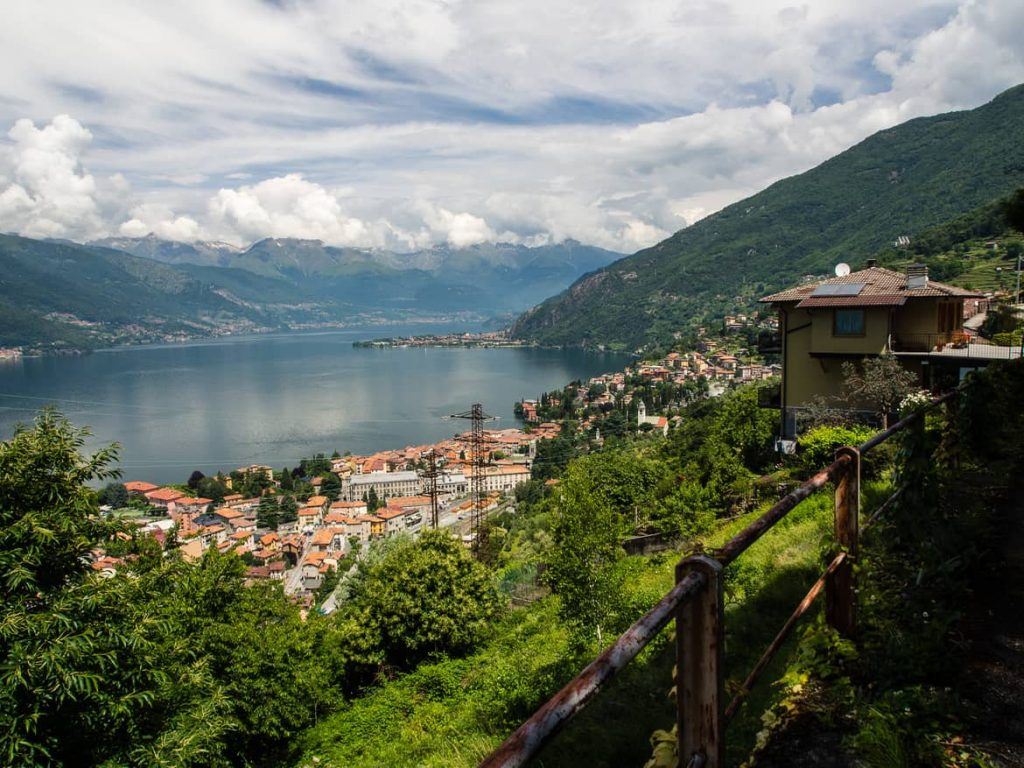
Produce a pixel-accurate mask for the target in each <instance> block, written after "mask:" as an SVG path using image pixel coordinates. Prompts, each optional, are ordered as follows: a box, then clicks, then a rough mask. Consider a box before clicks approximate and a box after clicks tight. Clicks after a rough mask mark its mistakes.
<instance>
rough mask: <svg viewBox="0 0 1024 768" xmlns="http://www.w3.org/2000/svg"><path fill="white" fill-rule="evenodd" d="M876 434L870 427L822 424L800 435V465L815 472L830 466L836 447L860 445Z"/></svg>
mask: <svg viewBox="0 0 1024 768" xmlns="http://www.w3.org/2000/svg"><path fill="white" fill-rule="evenodd" d="M873 434H874V430H873V429H871V428H870V427H861V426H820V427H815V428H814V429H811V430H808V431H807V432H805V433H804V434H803V435H801V436H800V439H799V441H798V446H799V449H800V452H799V456H800V466H801V468H802V469H804V470H805V471H807V472H814V471H817V470H819V469H821V468H822V467H825V466H828V465H829V464H831V463H832V460H833V459H834V458H835V453H836V449H837V448H839V447H840V446H843V445H860V444H861V443H863V442H864V441H865V440H867V439H868V438H869V437H871V435H873Z"/></svg>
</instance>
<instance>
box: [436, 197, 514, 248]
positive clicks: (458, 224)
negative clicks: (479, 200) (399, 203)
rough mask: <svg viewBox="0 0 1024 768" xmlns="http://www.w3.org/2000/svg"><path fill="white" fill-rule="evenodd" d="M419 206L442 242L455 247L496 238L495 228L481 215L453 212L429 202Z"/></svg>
mask: <svg viewBox="0 0 1024 768" xmlns="http://www.w3.org/2000/svg"><path fill="white" fill-rule="evenodd" d="M417 208H418V210H419V211H420V213H421V214H422V215H423V222H424V223H425V224H426V225H427V226H428V227H429V228H430V231H431V232H432V233H433V234H434V235H436V236H438V239H440V240H441V241H442V242H445V243H448V245H451V246H453V247H455V248H464V247H466V246H469V245H476V244H478V243H485V242H487V241H489V240H494V239H495V238H496V235H495V233H494V230H493V229H491V228H490V226H488V224H487V222H486V221H485V220H484V219H482V218H481V217H479V216H474V215H473V214H471V213H465V212H463V213H453V212H452V211H449V210H447V209H445V208H438V207H435V206H433V205H431V204H430V203H428V202H421V203H419V205H418V206H417Z"/></svg>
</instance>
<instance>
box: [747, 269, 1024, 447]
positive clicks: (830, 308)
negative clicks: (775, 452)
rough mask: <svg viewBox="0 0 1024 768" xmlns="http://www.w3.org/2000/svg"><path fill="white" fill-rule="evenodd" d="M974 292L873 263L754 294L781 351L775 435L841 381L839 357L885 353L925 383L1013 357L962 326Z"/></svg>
mask: <svg viewBox="0 0 1024 768" xmlns="http://www.w3.org/2000/svg"><path fill="white" fill-rule="evenodd" d="M981 298H983V295H982V294H979V293H977V292H975V291H970V290H967V289H964V288H959V287H957V286H953V285H947V284H945V283H940V282H937V281H935V280H930V279H929V278H928V270H927V268H926V267H923V266H919V265H912V266H911V267H908V269H907V272H906V273H903V272H895V271H893V270H890V269H885V268H883V267H878V266H875V263H874V260H869V261H868V265H867V267H866V268H865V269H862V270H860V271H858V272H852V273H850V274H847V275H844V276H840V277H833V278H830V279H828V280H822V281H817V282H808V283H805V284H803V285H799V286H797V287H794V288H789V289H787V290H784V291H780V292H779V293H774V294H772V295H770V296H765V297H764V298H763V299H761V301H762V302H763V303H768V304H771V305H772V306H773V307H775V308H776V309H777V310H778V312H779V343H780V347H779V350H780V352H781V355H782V384H781V388H780V397H779V405H780V407H781V409H782V436H783V437H784V438H792V437H794V436H795V434H796V431H797V414H798V413H799V411H800V409H801V408H803V407H805V406H806V405H807V404H808V403H809V402H811V401H812V400H814V399H815V398H818V397H825V398H830V397H834V396H836V395H839V394H840V393H841V392H842V389H843V374H842V365H843V363H844V362H847V361H857V360H863V359H864V358H866V357H870V356H879V355H882V354H888V353H891V354H893V355H895V356H896V357H897V358H898V359H899V360H900V361H901V362H902V363H903V365H905V366H906V367H907V368H908V369H909V370H911V371H912V372H914V373H915V374H916V375H917V376H918V378H919V381H920V382H921V385H922V386H929V385H931V383H932V382H933V381H938V379H937V378H936V377H937V376H939V375H940V373H942V372H950V373H952V374H953V375H962V374H963V373H964V372H965V371H966V370H970V369H973V368H977V367H981V366H985V365H987V364H988V363H989V362H990V361H992V360H994V359H1007V358H1010V357H1019V356H1020V350H1019V349H1016V348H1011V347H997V346H994V345H991V344H989V343H987V342H984V340H982V339H978V338H976V336H974V332H973V331H967V330H965V329H964V320H965V311H964V307H965V302H969V303H968V308H969V311H970V312H973V311H975V310H976V309H977V308H978V306H979V304H978V301H977V299H981Z"/></svg>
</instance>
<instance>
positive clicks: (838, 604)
mask: <svg viewBox="0 0 1024 768" xmlns="http://www.w3.org/2000/svg"><path fill="white" fill-rule="evenodd" d="M843 456H849V457H850V460H849V461H848V462H846V464H844V465H843V466H842V468H841V469H840V470H839V477H837V478H836V495H835V535H836V545H837V546H838V547H839V548H840V549H842V550H844V551H845V552H846V553H847V555H848V557H847V558H846V560H844V561H843V563H842V564H841V565H840V566H839V567H838V568H837V569H836V570H835V572H834V573H833V574H832V575H831V576H830V577H829V578H828V580H827V581H826V582H825V617H826V619H827V620H828V623H829V626H830V627H833V628H834V629H836V630H837V631H838V632H839V634H841V635H843V636H844V637H850V636H852V635H853V633H854V631H855V630H856V628H857V604H856V596H855V590H856V586H857V585H856V580H855V576H854V573H853V566H854V563H855V562H856V560H857V538H858V532H859V528H860V526H859V522H860V451H858V450H857V449H856V448H853V447H851V446H843V447H842V448H840V449H839V450H837V451H836V458H837V459H839V458H842V457H843Z"/></svg>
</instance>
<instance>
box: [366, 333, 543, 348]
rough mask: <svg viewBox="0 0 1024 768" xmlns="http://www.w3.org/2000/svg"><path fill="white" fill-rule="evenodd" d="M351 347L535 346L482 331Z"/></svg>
mask: <svg viewBox="0 0 1024 768" xmlns="http://www.w3.org/2000/svg"><path fill="white" fill-rule="evenodd" d="M352 346H353V347H365V348H377V349H387V348H398V349H404V348H406V347H481V348H486V349H506V348H513V347H530V346H536V345H535V344H532V343H530V342H527V341H524V340H523V339H513V338H512V337H511V336H509V333H508V331H507V330H500V331H482V332H476V333H471V332H468V331H467V332H465V333H439V334H427V335H423V336H392V337H388V338H381V339H370V340H368V341H354V342H352Z"/></svg>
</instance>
